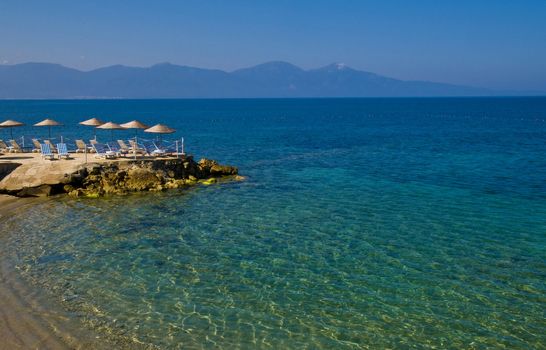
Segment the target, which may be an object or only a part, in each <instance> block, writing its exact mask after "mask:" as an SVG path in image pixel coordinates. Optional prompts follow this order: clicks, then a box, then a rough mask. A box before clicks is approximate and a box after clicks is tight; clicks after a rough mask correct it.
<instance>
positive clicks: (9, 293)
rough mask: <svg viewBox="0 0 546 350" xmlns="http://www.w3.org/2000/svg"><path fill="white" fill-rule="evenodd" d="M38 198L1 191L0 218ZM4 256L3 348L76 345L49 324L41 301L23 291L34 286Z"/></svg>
mask: <svg viewBox="0 0 546 350" xmlns="http://www.w3.org/2000/svg"><path fill="white" fill-rule="evenodd" d="M36 201H37V199H30V198H18V197H14V196H9V195H3V194H2V195H0V220H1V219H2V218H3V217H6V216H7V215H9V214H10V213H12V212H13V211H15V210H17V209H19V208H21V207H24V206H27V205H32V202H36ZM0 258H1V259H0V300H2V302H1V307H0V339H2V345H1V346H0V348H3V349H30V348H40V349H70V348H74V347H73V346H70V345H69V343H68V342H66V341H63V339H62V338H59V336H58V335H57V334H55V332H54V331H53V330H52V329H51V328H50V327H48V325H47V322H46V321H45V320H44V319H43V317H41V316H40V315H39V313H38V312H37V311H39V310H37V306H39V303H38V304H37V303H36V300H35V301H34V302H32V301H31V300H28V298H27V297H28V295H27V293H21V291H22V290H25V289H27V290H26V292H29V291H30V288H24V287H23V286H22V284H21V281H18V278H17V276H16V271H15V270H14V267H13V266H10V264H8V263H7V262H6V261H5V257H0Z"/></svg>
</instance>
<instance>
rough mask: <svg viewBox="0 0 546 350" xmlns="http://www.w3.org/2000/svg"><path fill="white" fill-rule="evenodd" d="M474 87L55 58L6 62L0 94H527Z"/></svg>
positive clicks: (359, 75) (271, 69)
mask: <svg viewBox="0 0 546 350" xmlns="http://www.w3.org/2000/svg"><path fill="white" fill-rule="evenodd" d="M522 94H523V93H518V92H502V91H493V90H487V89H480V88H474V87H468V86H458V85H449V84H442V83H432V82H425V81H403V80H398V79H392V78H388V77H384V76H380V75H377V74H373V73H369V72H364V71H358V70H355V69H352V68H349V67H347V66H345V65H343V64H331V65H328V66H326V67H322V68H319V69H312V70H303V69H301V68H299V67H296V66H294V65H292V64H290V63H286V62H268V63H264V64H260V65H257V66H254V67H250V68H245V69H239V70H236V71H233V72H225V71H221V70H215V69H202V68H195V67H187V66H178V65H173V64H170V63H161V64H156V65H154V66H151V67H147V68H142V67H127V66H122V65H115V66H110V67H104V68H99V69H95V70H92V71H88V72H84V71H79V70H77V69H72V68H67V67H64V66H61V65H58V64H50V63H23V64H16V65H0V98H2V99H8V98H14V99H25V98H29V99H48V98H51V99H71V98H236V97H241V98H246V97H249V98H250V97H406V96H407V97H412V96H493V95H522Z"/></svg>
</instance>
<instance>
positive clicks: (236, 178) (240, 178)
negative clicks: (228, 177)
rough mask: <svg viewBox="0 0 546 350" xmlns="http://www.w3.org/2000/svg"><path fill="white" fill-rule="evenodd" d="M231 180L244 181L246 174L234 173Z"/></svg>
mask: <svg viewBox="0 0 546 350" xmlns="http://www.w3.org/2000/svg"><path fill="white" fill-rule="evenodd" d="M233 180H235V181H245V180H246V176H241V175H235V176H234V177H233Z"/></svg>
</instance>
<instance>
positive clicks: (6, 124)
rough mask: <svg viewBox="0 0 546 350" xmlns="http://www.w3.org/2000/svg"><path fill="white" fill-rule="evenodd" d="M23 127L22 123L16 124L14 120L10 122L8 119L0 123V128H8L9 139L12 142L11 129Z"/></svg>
mask: <svg viewBox="0 0 546 350" xmlns="http://www.w3.org/2000/svg"><path fill="white" fill-rule="evenodd" d="M23 125H25V124H24V123H21V122H18V121H16V120H11V119H8V120H6V121H4V122H2V123H0V127H2V128H10V129H9V132H10V135H11V139H12V140H13V128H15V127H17V126H23Z"/></svg>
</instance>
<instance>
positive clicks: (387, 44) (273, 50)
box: [0, 0, 546, 91]
mask: <svg viewBox="0 0 546 350" xmlns="http://www.w3.org/2000/svg"><path fill="white" fill-rule="evenodd" d="M279 60H281V61H287V62H290V63H293V64H295V65H298V66H300V67H302V68H304V69H312V68H318V67H321V66H325V65H327V64H330V63H333V62H340V63H345V64H346V65H348V66H350V67H352V68H355V69H359V70H365V71H369V72H373V73H377V74H381V75H386V76H389V77H393V78H398V79H403V80H427V81H437V82H445V83H453V84H462V85H471V86H477V87H486V88H493V89H517V90H540V91H546V1H545V0H520V1H514V0H479V1H478V0H473V1H469V0H457V1H456V0H443V1H438V0H434V1H433V0H414V1H408V0H384V1H379V0H377V1H367V0H360V1H358V0H355V1H351V0H346V1H344V0H337V1H334V0H332V1H323V0H314V1H311V0H299V1H296V0H291V1H290V0H275V1H266V0H229V1H228V0H225V1H217V0H216V1H215V0H208V1H206V0H178V1H161V0H156V1H152V0H149V1H142V0H117V1H113V0H110V1H103V0H93V1H83V0H82V1H75V0H70V1H68V0H66V1H64V0H63V1H59V0H48V1H44V0H39V1H37V0H0V64H16V63H22V62H51V63H60V64H63V65H65V66H69V67H74V68H78V69H81V70H91V69H94V68H98V67H103V66H108V65H113V64H123V65H131V66H150V65H153V64H156V63H160V62H170V63H173V64H180V65H189V66H196V67H203V68H217V69H222V70H227V71H231V70H235V69H238V68H243V67H248V66H252V65H256V64H260V63H264V62H268V61H279Z"/></svg>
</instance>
